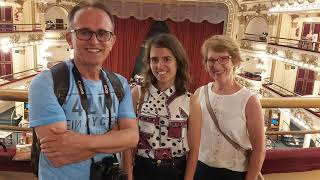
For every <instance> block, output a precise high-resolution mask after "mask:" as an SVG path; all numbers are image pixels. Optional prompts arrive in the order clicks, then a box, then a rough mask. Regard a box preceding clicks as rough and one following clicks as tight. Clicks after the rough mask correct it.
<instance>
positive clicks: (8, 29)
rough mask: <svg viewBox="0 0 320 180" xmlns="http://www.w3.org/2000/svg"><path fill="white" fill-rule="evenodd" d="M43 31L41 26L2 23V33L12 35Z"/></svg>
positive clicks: (0, 24)
mask: <svg viewBox="0 0 320 180" xmlns="http://www.w3.org/2000/svg"><path fill="white" fill-rule="evenodd" d="M34 31H42V30H41V24H12V23H9V24H8V23H7V24H5V23H0V32H1V33H12V32H34Z"/></svg>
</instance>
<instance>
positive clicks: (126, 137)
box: [88, 118, 139, 153]
mask: <svg viewBox="0 0 320 180" xmlns="http://www.w3.org/2000/svg"><path fill="white" fill-rule="evenodd" d="M119 128H120V130H119V131H113V132H112V133H107V134H104V135H98V136H92V139H91V140H90V141H89V142H88V143H89V144H88V147H89V149H90V151H93V152H96V153H114V152H120V151H123V150H126V149H129V148H134V147H136V146H137V144H138V140H139V134H138V126H137V121H136V120H135V119H129V118H121V119H119Z"/></svg>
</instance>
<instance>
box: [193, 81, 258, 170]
mask: <svg viewBox="0 0 320 180" xmlns="http://www.w3.org/2000/svg"><path fill="white" fill-rule="evenodd" d="M212 85H213V84H212V83H209V84H208V86H209V101H210V103H211V106H212V108H213V111H214V113H215V116H216V118H217V120H218V122H219V126H220V128H221V130H222V131H223V132H225V134H227V135H228V136H229V137H230V138H231V139H232V140H234V141H235V142H237V143H238V144H239V145H240V146H241V147H243V148H245V149H250V148H251V143H250V140H249V136H248V132H247V125H246V116H245V107H246V104H247V102H248V100H249V98H250V97H251V96H252V95H253V93H252V92H250V91H249V90H248V89H246V88H244V87H243V88H241V89H240V90H239V91H237V92H236V93H234V94H231V95H219V94H216V93H214V92H212V91H210V89H211V87H212ZM199 101H200V106H201V110H202V119H203V124H202V129H201V143H200V152H199V160H200V161H201V162H203V163H205V164H207V165H208V166H211V167H217V168H226V169H229V170H232V171H239V172H244V171H246V170H247V164H248V162H247V160H246V157H245V156H244V155H243V154H242V153H241V152H239V151H238V150H236V149H235V148H234V147H233V146H232V145H231V144H230V143H229V142H228V141H227V140H226V139H225V138H224V137H223V135H221V134H220V132H219V131H218V129H217V128H216V126H215V124H214V122H213V120H212V119H211V117H210V115H209V113H208V110H207V106H206V103H205V95H204V86H202V87H201V89H200V92H199Z"/></svg>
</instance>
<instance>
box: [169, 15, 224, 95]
mask: <svg viewBox="0 0 320 180" xmlns="http://www.w3.org/2000/svg"><path fill="white" fill-rule="evenodd" d="M166 23H167V25H168V27H169V29H170V32H171V33H172V34H173V35H175V36H176V37H177V38H178V39H179V40H180V42H181V44H182V45H183V47H184V48H185V50H186V51H187V54H188V57H189V63H190V76H191V80H192V81H191V85H190V91H191V92H193V91H195V90H196V89H197V88H198V87H200V86H202V85H204V84H207V83H208V82H209V81H210V77H209V75H208V73H207V72H206V70H205V69H204V66H203V64H202V56H201V52H200V49H201V45H202V43H203V42H204V41H205V40H206V39H207V38H209V37H210V36H212V35H217V34H223V24H224V23H223V22H221V23H219V24H211V23H209V22H207V21H203V22H201V23H193V22H190V21H189V20H185V21H183V22H174V21H172V20H166Z"/></svg>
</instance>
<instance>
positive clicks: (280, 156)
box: [0, 89, 320, 179]
mask: <svg viewBox="0 0 320 180" xmlns="http://www.w3.org/2000/svg"><path fill="white" fill-rule="evenodd" d="M0 100H6V101H23V102H27V101H28V92H27V91H26V90H12V89H11V90H0ZM261 104H262V107H263V108H318V107H319V104H320V99H319V98H302V97H294V98H263V99H261ZM0 130H3V131H11V132H22V131H31V129H30V128H20V127H15V126H6V125H0ZM319 133H320V130H310V131H299V132H298V131H266V135H287V134H290V135H304V134H319ZM315 169H320V148H290V149H269V150H267V151H266V157H265V161H264V164H263V167H262V173H264V174H269V173H283V172H287V173H288V172H289V173H290V172H304V171H311V170H315ZM315 179H316V178H315Z"/></svg>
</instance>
